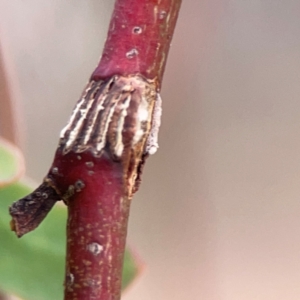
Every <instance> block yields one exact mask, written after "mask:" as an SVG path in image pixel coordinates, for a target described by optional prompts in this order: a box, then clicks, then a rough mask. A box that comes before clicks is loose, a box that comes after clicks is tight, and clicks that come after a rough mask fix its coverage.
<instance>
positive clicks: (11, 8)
mask: <svg viewBox="0 0 300 300" xmlns="http://www.w3.org/2000/svg"><path fill="white" fill-rule="evenodd" d="M113 2H114V1H112V0H85V1H74V0H73V1H71V0H64V1H62V0H52V1H45V0H27V1H20V0H9V1H8V0H0V30H1V43H2V51H4V52H5V56H6V57H7V58H8V61H9V65H10V66H11V70H12V73H13V74H14V76H13V78H14V83H13V85H14V93H15V94H16V95H17V97H16V98H17V101H18V102H19V107H20V109H19V111H18V114H19V117H18V120H17V122H18V126H19V128H20V135H19V136H18V137H17V140H18V143H19V144H20V146H21V148H22V149H23V151H24V153H25V158H26V165H27V174H28V175H29V176H31V177H32V178H33V179H35V180H36V181H37V182H38V181H40V180H41V179H42V177H43V176H44V175H45V174H46V172H47V170H48V168H49V166H50V164H51V162H52V158H53V154H54V151H55V149H56V146H57V142H58V137H59V132H60V130H61V129H62V127H63V126H64V125H65V124H66V122H67V120H68V118H69V116H70V113H71V111H72V108H73V106H74V104H75V102H76V101H77V99H78V97H79V96H80V93H81V91H82V89H83V87H84V85H85V83H86V81H87V80H88V79H89V76H90V74H91V72H92V71H93V69H94V67H95V66H96V64H97V62H98V59H99V57H100V53H101V50H102V47H103V44H104V41H105V37H106V31H107V27H108V23H109V18H110V15H111V12H112V9H113ZM299 36H300V2H299V1H298V0H285V1H281V0H251V1H243V0H242V1H241V0H225V1H221V0H198V1H195V0H183V4H182V9H181V12H180V17H179V21H178V25H177V28H176V31H175V36H174V39H173V43H172V47H171V51H170V56H169V59H168V63H167V69H166V73H165V78H164V84H163V89H162V97H163V120H162V128H161V131H160V136H159V141H160V149H159V151H158V152H157V154H156V155H154V156H153V157H151V158H150V159H149V160H148V163H147V165H146V167H145V171H144V175H143V183H142V185H141V189H140V191H139V192H138V193H137V194H136V196H135V198H134V201H133V205H132V211H131V220H130V224H129V233H128V241H129V243H130V245H133V247H134V249H136V250H137V251H138V253H139V255H140V256H141V257H142V259H143V261H144V262H145V263H146V268H145V270H144V273H143V274H142V276H141V277H140V278H139V279H138V280H137V281H136V283H135V285H134V286H132V287H131V289H130V290H129V291H128V292H127V293H126V294H125V295H124V297H123V299H124V300H153V299H155V300H166V299H172V300H181V299H192V300H194V299H195V300H198V299H199V300H202V299H203V300H206V299H207V300H241V299H243V300H253V299H256V300H282V299H289V300H298V299H299V298H300V284H299V282H300V234H299V231H300V184H299V181H300V138H299V137H300V101H299V98H300V38H299ZM1 109H2V108H1ZM2 115H3V110H2ZM3 130H4V129H3V127H2V131H3ZM41 300H42V299H41Z"/></svg>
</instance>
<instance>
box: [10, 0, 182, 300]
mask: <svg viewBox="0 0 300 300" xmlns="http://www.w3.org/2000/svg"><path fill="white" fill-rule="evenodd" d="M180 3H181V0H117V1H116V4H115V9H114V12H113V16H112V20H111V23H110V28H109V32H108V38H107V41H106V44H105V47H104V51H103V55H102V58H101V60H100V62H99V65H98V67H97V68H96V70H95V71H94V73H93V74H92V76H91V80H90V82H89V83H88V85H87V86H86V88H85V90H84V92H83V94H82V97H81V98H80V100H79V101H78V102H77V104H76V106H75V108H74V111H73V113H72V115H71V118H70V121H69V123H68V124H67V126H66V127H65V128H64V129H63V131H62V133H61V139H60V142H59V146H58V150H57V151H56V154H55V158H54V162H53V165H52V167H51V169H50V171H49V173H48V175H47V176H46V178H45V180H44V182H43V184H42V185H41V187H40V188H38V189H37V190H36V191H35V192H33V194H31V195H29V196H27V197H25V198H23V199H21V200H19V202H17V203H14V204H13V205H12V207H11V208H10V212H11V215H12V216H13V222H12V228H13V229H14V230H15V231H16V233H17V235H18V236H21V235H23V234H25V233H26V232H28V231H30V230H32V229H34V228H35V227H37V226H38V224H39V223H40V222H41V220H42V219H43V218H44V217H45V215H46V214H47V212H48V211H49V210H50V209H51V207H52V205H53V201H54V202H55V201H57V200H58V199H62V200H63V201H64V202H65V203H66V204H67V206H68V222H67V262H66V278H65V298H64V299H65V300H74V299H77V300H87V299H101V300H118V299H120V293H121V274H122V262H123V256H124V249H125V242H126V233H127V223H128V215H129V208H130V203H131V198H132V196H133V194H134V192H135V191H136V190H137V189H138V186H139V183H140V180H141V171H142V167H143V165H144V162H145V159H146V158H147V157H148V155H149V154H153V153H155V151H156V149H157V147H158V146H157V134H158V129H159V125H160V114H161V107H160V104H161V103H160V102H161V100H160V96H159V93H158V92H159V89H160V86H161V79H162V76H163V71H164V68H165V63H166V58H167V54H168V50H169V47H170V41H171V37H172V34H173V31H174V27H175V23H176V19H177V16H178V11H179V8H180ZM41 189H42V191H43V193H41V192H40V190H41ZM50 198H51V199H50ZM32 201H33V202H34V204H32ZM47 203H48V205H46V204H47ZM32 205H33V207H34V210H33V211H32V212H30V207H31V206H32ZM24 214H25V215H26V216H27V217H24ZM28 224H30V226H28Z"/></svg>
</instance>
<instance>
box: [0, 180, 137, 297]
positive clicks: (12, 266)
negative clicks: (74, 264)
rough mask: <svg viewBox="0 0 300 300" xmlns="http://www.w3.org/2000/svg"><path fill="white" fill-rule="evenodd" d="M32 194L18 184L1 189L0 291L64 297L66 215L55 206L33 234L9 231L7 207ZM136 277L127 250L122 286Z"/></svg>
mask: <svg viewBox="0 0 300 300" xmlns="http://www.w3.org/2000/svg"><path fill="white" fill-rule="evenodd" d="M31 191H32V189H31V188H29V187H28V186H27V185H26V184H24V183H21V182H18V183H15V184H12V185H10V186H8V187H5V188H2V189H0V237H1V242H0V288H1V289H2V290H3V291H5V292H7V293H12V294H15V295H17V296H19V297H21V298H23V299H25V300H53V299H62V298H63V280H64V266H65V261H64V260H65V248H66V246H65V243H66V241H65V227H66V218H67V212H66V209H65V208H64V207H63V206H60V205H56V206H55V207H54V208H53V210H52V211H51V212H50V213H49V215H48V216H47V218H46V219H45V220H44V221H43V223H42V224H41V225H40V226H39V227H38V228H37V229H36V230H35V231H33V232H31V233H29V234H27V235H25V236H24V237H22V239H18V238H17V237H16V236H15V234H14V233H13V232H12V231H10V228H9V222H10V216H9V214H8V207H9V206H10V204H11V203H12V202H13V201H15V200H17V199H19V198H21V197H24V196H25V195H27V194H29V193H30V192H31ZM137 274H138V263H137V262H136V261H135V258H134V256H133V255H132V253H131V252H130V251H128V250H127V251H126V255H125V261H124V269H123V287H124V288H125V287H126V286H128V284H130V283H131V282H132V280H133V279H134V278H135V277H136V276H137Z"/></svg>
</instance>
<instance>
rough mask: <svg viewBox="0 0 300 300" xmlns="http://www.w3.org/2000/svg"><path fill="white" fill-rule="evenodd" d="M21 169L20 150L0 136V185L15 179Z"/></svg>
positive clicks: (21, 158) (22, 167)
mask: <svg viewBox="0 0 300 300" xmlns="http://www.w3.org/2000/svg"><path fill="white" fill-rule="evenodd" d="M23 170H24V163H23V156H22V154H21V153H20V151H19V150H18V149H17V148H16V147H14V146H13V145H12V144H10V143H8V142H7V141H5V140H4V139H1V138H0V186H4V185H7V184H9V183H11V182H13V181H15V180H17V178H18V177H19V176H20V175H21V174H22V172H23Z"/></svg>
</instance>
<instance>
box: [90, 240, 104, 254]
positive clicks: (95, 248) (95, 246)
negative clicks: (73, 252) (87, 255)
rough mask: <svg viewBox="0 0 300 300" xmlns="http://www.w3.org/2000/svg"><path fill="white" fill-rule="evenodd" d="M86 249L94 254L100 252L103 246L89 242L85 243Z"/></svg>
mask: <svg viewBox="0 0 300 300" xmlns="http://www.w3.org/2000/svg"><path fill="white" fill-rule="evenodd" d="M87 250H88V251H90V252H91V253H92V254H94V255H95V256H96V255H99V254H100V253H101V252H102V250H103V246H102V245H100V244H98V243H91V244H88V245H87Z"/></svg>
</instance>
